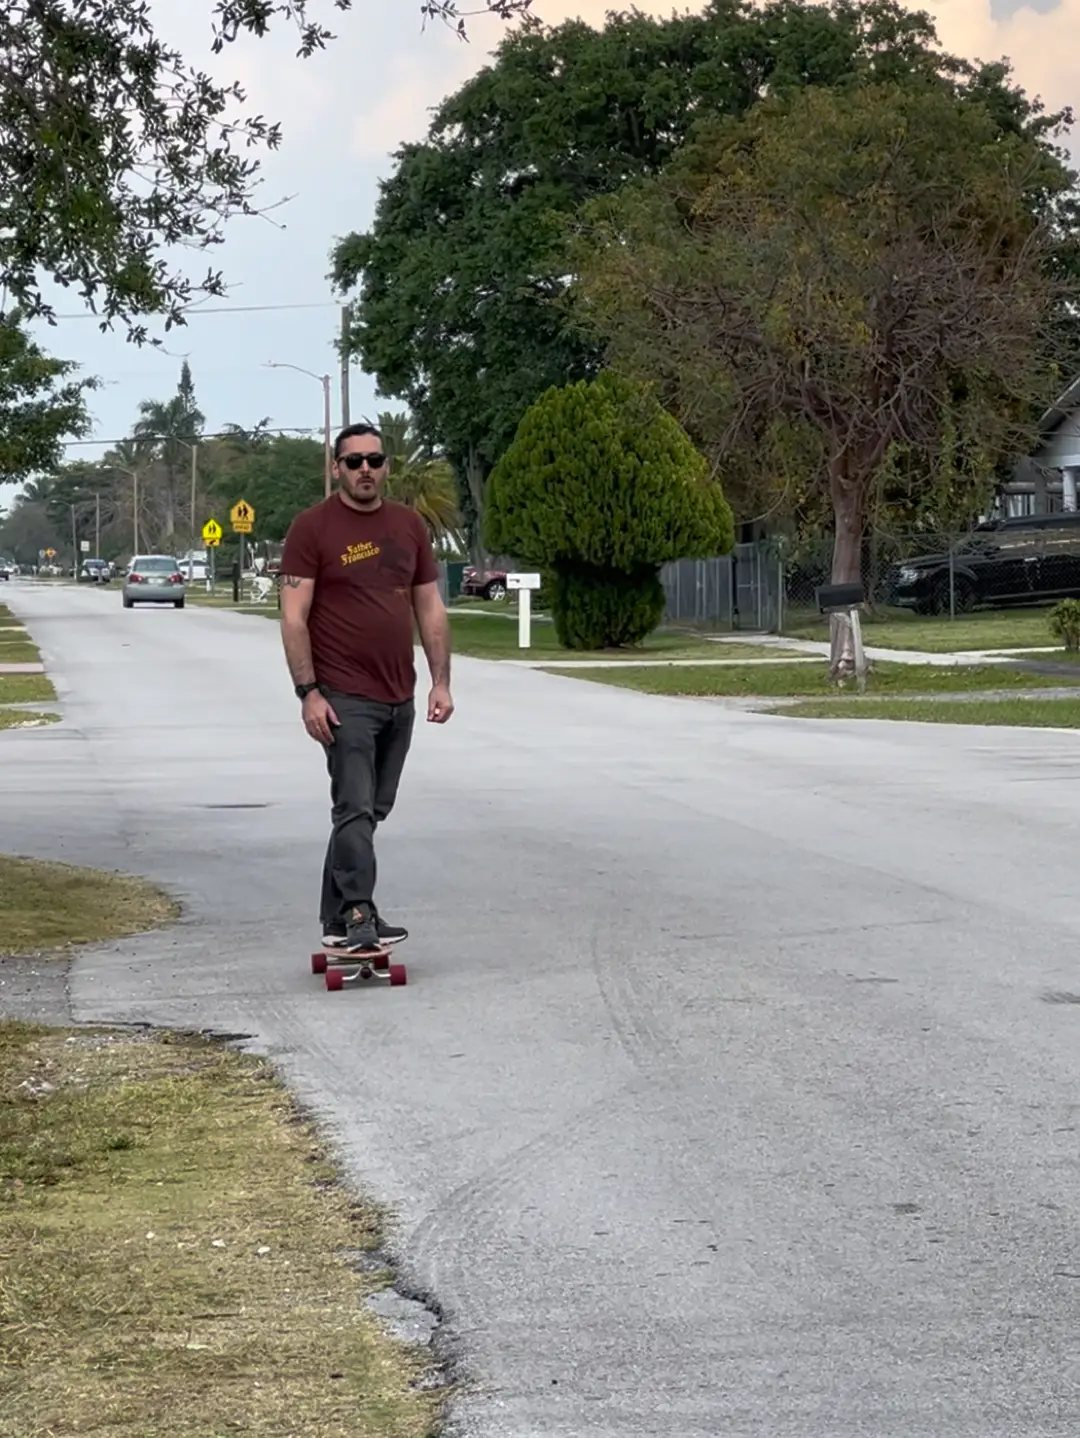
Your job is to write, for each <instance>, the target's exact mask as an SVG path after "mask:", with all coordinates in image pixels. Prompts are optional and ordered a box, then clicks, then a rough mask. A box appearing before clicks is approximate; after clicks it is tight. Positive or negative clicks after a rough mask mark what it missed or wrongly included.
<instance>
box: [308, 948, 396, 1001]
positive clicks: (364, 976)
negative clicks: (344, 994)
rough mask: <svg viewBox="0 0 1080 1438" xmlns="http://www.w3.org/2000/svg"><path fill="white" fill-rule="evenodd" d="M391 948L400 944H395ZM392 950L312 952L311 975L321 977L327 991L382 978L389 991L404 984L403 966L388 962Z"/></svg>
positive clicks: (325, 950) (328, 950)
mask: <svg viewBox="0 0 1080 1438" xmlns="http://www.w3.org/2000/svg"><path fill="white" fill-rule="evenodd" d="M394 947H395V948H398V947H400V945H395V946H394ZM391 953H392V950H391V949H389V948H386V947H383V948H378V949H366V950H364V951H362V952H360V953H349V951H348V950H347V949H316V950H315V951H314V953H313V954H312V955H311V972H312V973H313V974H322V975H324V977H325V979H326V987H327V988H328V989H330V990H331V991H336V990H338V989H343V988H344V987H345V985H346V984H355V983H369V982H370V981H371V980H372V979H385V980H386V982H387V983H389V985H390V987H391V988H392V989H396V988H398V987H400V985H402V984H404V983H406V982H407V981H408V975H407V972H406V969H405V965H404V964H392V963H391V962H390V956H391Z"/></svg>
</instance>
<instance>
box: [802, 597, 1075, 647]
mask: <svg viewBox="0 0 1080 1438" xmlns="http://www.w3.org/2000/svg"><path fill="white" fill-rule="evenodd" d="M862 630H863V640H864V642H865V643H866V644H868V645H870V646H871V647H875V648H882V649H921V650H923V651H924V652H925V653H927V654H948V653H951V652H954V651H955V652H963V651H964V650H966V649H1034V648H1040V647H1042V646H1043V645H1047V644H1058V643H1060V640H1057V639H1055V638H1054V636H1053V635H1052V634H1051V633H1050V608H1049V607H1048V606H1043V607H1041V608H1031V609H1004V610H1002V609H995V610H986V611H985V612H980V613H976V614H963V615H960V616H959V617H958V618H956V619H948V618H938V619H927V618H921V617H920V616H919V615H915V614H907V613H903V612H899V611H895V610H893V611H890V612H889V613H888V614H887V615H886V616H885V617H883V618H881V619H875V618H874V617H873V616H871V615H864V616H863V621H862ZM785 632H786V633H787V634H788V635H789V636H790V637H791V638H793V639H819V640H820V639H828V637H829V626H828V623H827V622H826V621H825V620H821V619H818V620H814V621H803V622H800V623H797V624H795V625H793V626H792V627H790V628H788V629H786V631H785Z"/></svg>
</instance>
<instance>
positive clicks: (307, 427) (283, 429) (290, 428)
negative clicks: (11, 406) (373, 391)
mask: <svg viewBox="0 0 1080 1438" xmlns="http://www.w3.org/2000/svg"><path fill="white" fill-rule="evenodd" d="M259 433H260V434H318V435H321V434H322V429H321V428H320V427H319V426H318V425H314V424H293V425H281V426H278V427H276V428H273V429H261V430H260V431H259ZM241 437H242V436H240V435H238V434H237V433H236V431H235V430H231V429H222V430H218V431H217V432H216V433H214V434H200V435H199V436H198V438H199V439H200V440H204V439H240V438H241ZM154 438H155V439H168V438H169V436H168V435H155V436H154ZM134 443H137V441H136V440H135V438H134V436H133V435H130V434H125V435H124V436H123V438H122V439H69V440H65V441H64V448H65V449H75V448H77V447H78V446H80V445H88V444H134Z"/></svg>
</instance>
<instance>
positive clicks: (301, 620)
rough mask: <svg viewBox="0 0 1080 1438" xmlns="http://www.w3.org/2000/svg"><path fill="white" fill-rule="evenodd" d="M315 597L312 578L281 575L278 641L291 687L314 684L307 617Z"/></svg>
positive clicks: (313, 667)
mask: <svg viewBox="0 0 1080 1438" xmlns="http://www.w3.org/2000/svg"><path fill="white" fill-rule="evenodd" d="M314 597H315V581H314V579H301V578H300V577H299V576H298V575H296V574H283V575H282V576H281V640H282V643H283V644H284V646H285V662H286V664H288V666H289V673H290V674H291V675H292V679H293V683H294V684H314V683H315V666H314V664H313V663H312V660H311V635H310V634H309V633H308V615H309V614H310V612H311V601H312V599H313V598H314Z"/></svg>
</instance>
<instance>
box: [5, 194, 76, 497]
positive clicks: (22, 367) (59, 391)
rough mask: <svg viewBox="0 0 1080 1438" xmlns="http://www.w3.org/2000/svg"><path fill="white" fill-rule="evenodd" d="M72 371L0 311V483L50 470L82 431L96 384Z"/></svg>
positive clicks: (17, 321)
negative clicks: (71, 440) (87, 401)
mask: <svg viewBox="0 0 1080 1438" xmlns="http://www.w3.org/2000/svg"><path fill="white" fill-rule="evenodd" d="M0 203H2V202H0ZM0 243H2V240H0ZM77 369H78V366H77V365H75V364H73V363H71V362H70V361H68V360H58V359H53V358H51V357H50V356H49V355H47V354H45V352H44V351H43V350H42V349H41V347H40V346H39V345H37V344H36V343H35V342H34V341H33V340H32V339H31V338H30V336H29V334H28V333H27V330H26V328H25V326H24V325H23V324H22V322H21V317H20V316H19V315H18V314H10V315H3V314H0V484H20V483H22V482H23V481H25V480H26V479H28V478H29V477H30V476H31V475H33V474H36V473H38V472H39V471H42V470H48V469H52V468H53V466H55V465H56V464H57V463H58V462H59V460H60V455H61V453H62V451H63V445H64V441H65V440H66V439H70V438H75V437H78V436H79V435H83V434H85V433H86V432H87V430H88V429H89V424H90V421H89V416H88V415H87V412H86V395H87V393H88V391H90V390H93V389H94V388H96V384H97V382H96V381H95V380H94V379H91V378H82V379H79V378H76V377H75V376H76V371H77Z"/></svg>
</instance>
